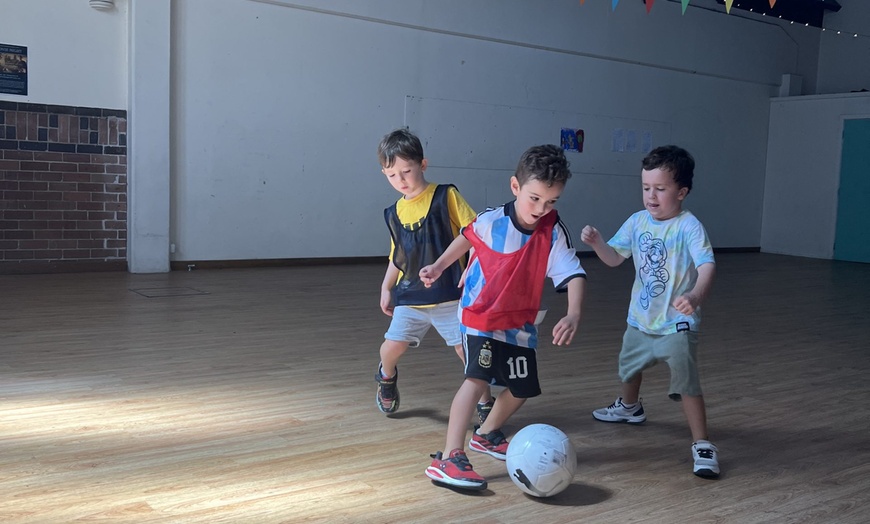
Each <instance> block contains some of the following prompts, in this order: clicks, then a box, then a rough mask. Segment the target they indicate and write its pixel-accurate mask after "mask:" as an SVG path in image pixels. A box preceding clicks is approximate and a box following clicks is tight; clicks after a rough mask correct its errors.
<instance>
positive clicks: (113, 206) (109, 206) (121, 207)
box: [106, 202, 127, 213]
mask: <svg viewBox="0 0 870 524" xmlns="http://www.w3.org/2000/svg"><path fill="white" fill-rule="evenodd" d="M106 211H115V212H116V213H121V212H126V211H127V204H126V203H124V202H106Z"/></svg>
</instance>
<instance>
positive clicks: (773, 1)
mask: <svg viewBox="0 0 870 524" xmlns="http://www.w3.org/2000/svg"><path fill="white" fill-rule="evenodd" d="M775 3H776V0H770V8H771V9H773V4H775Z"/></svg>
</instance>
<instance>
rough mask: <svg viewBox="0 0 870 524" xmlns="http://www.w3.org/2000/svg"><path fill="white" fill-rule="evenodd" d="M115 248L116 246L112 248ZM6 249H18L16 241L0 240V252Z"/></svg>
mask: <svg viewBox="0 0 870 524" xmlns="http://www.w3.org/2000/svg"><path fill="white" fill-rule="evenodd" d="M113 242H117V240H113ZM113 247H117V246H113ZM8 249H18V241H17V240H0V251H6V250H8Z"/></svg>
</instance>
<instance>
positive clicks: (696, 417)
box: [580, 146, 719, 478]
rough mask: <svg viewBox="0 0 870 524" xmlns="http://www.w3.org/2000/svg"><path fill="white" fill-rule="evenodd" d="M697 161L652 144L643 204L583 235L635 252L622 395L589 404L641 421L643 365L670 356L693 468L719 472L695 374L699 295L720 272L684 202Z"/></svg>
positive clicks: (608, 416) (607, 253)
mask: <svg viewBox="0 0 870 524" xmlns="http://www.w3.org/2000/svg"><path fill="white" fill-rule="evenodd" d="M694 169H695V161H694V159H693V158H692V156H691V155H690V154H689V153H688V152H687V151H686V150H685V149H682V148H680V147H677V146H664V147H659V148H656V149H654V150H653V151H651V152H650V153H649V155H647V157H646V158H644V160H643V170H642V172H641V182H642V188H643V203H644V208H645V209H644V210H642V211H638V212H637V213H635V214H633V215H631V216H630V217H629V218H628V220H626V221H625V223H624V224H623V225H622V227H620V228H619V231H617V232H616V234H615V235H614V236H613V238H611V239H610V241H608V242H604V239H603V238H602V237H601V235H600V233H599V232H598V230H597V229H595V228H594V227H592V226H586V227H585V228H583V231H582V233H581V236H580V238H581V240H582V241H583V242H585V243H586V244H589V246H591V247H592V248H593V249H594V250H595V253H596V254H597V255H598V257H599V258H600V259H601V260H602V262H604V263H605V264H607V265H608V266H611V267H615V266H618V265H620V264H622V263H623V262H624V261H625V259H627V258H629V257H633V258H634V266H635V271H636V275H637V278H636V279H635V281H634V286H633V287H632V290H631V303H630V305H629V309H628V319H627V322H628V327H627V329H626V331H625V335H624V336H623V341H622V350H621V351H620V353H619V377H620V379H621V380H622V396H620V397H618V398H617V399H616V401H614V402H613V404H611V405H610V406H608V407H606V408H602V409H597V410H595V411H593V412H592V416H593V417H595V419H596V420H600V421H602V422H626V423H629V424H640V423H642V422H644V421H645V420H646V414H645V413H644V411H643V405H642V404H641V399H640V385H641V381H642V379H643V370H644V369H646V368H649V367H651V366H653V365H655V364H657V363H659V362H666V363H667V364H668V366H669V367H670V370H671V383H670V391H669V395H670V397H671V398H672V399H674V400H682V405H683V412H684V413H685V415H686V419H687V420H688V423H689V429H690V430H691V432H692V439H693V441H694V442H693V443H692V458H693V471H694V473H695V475H698V476H699V477H704V478H717V477H718V476H719V460H718V449H717V448H716V446H714V445H713V444H712V443H711V442H710V441H709V440H708V436H707V414H706V408H705V406H704V397H703V396H702V394H701V382H700V379H699V377H698V364H697V346H698V330H699V327H700V324H701V303H702V302H703V301H704V299H705V298H706V297H707V295H708V294H709V291H710V287H711V285H712V283H713V277H714V275H715V272H716V269H715V268H716V264H715V260H714V259H713V248H712V247H711V245H710V239H709V238H708V237H707V232H706V231H705V230H704V226H703V225H702V224H701V222H700V221H699V220H698V219H697V218H695V216H694V215H693V214H692V213H690V212H689V211H687V210H684V209H683V208H682V203H683V200H684V199H685V198H686V196H687V195H688V194H689V191H691V189H692V178H693V176H694Z"/></svg>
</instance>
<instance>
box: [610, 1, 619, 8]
mask: <svg viewBox="0 0 870 524" xmlns="http://www.w3.org/2000/svg"><path fill="white" fill-rule="evenodd" d="M618 3H619V0H613V7H612V8H611V10H613V11H616V4H618Z"/></svg>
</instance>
